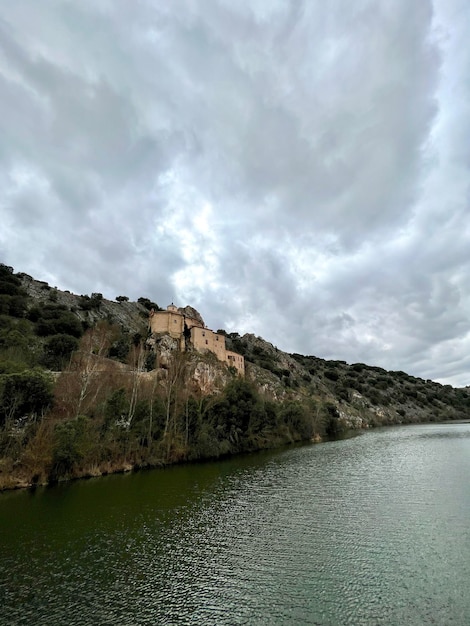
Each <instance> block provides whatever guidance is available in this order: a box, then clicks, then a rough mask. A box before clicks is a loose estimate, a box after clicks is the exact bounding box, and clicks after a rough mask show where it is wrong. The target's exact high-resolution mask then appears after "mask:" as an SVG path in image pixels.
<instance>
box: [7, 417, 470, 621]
mask: <svg viewBox="0 0 470 626" xmlns="http://www.w3.org/2000/svg"><path fill="white" fill-rule="evenodd" d="M469 470H470V424H444V425H443V424H435V425H434V424H433V425H426V426H422V425H420V426H405V427H398V428H390V429H381V430H377V431H371V432H367V433H365V434H364V435H363V436H361V437H355V438H353V439H348V440H343V441H336V442H329V443H325V444H322V445H315V446H313V445H312V446H304V447H299V448H293V449H288V450H284V451H280V452H279V451H278V452H269V453H262V454H258V455H252V456H247V457H241V458H237V459H231V460H228V461H224V462H221V463H207V464H203V465H195V466H189V465H188V466H183V467H176V468H171V469H168V470H155V471H152V472H146V473H141V474H133V475H126V476H112V477H108V478H103V479H97V480H91V481H82V482H77V483H73V484H68V485H61V486H59V487H54V488H50V489H38V490H37V491H36V492H34V493H24V492H23V493H18V492H17V493H9V494H2V495H1V496H0V532H1V535H0V559H1V560H0V623H1V624H44V625H45V624H48V625H49V624H54V625H55V624H77V625H78V624H80V625H84V624H126V625H127V624H128V625H134V624H135V625H138V624H139V625H144V624H325V625H327V624H328V625H331V624H333V625H336V624H338V625H342V624H371V625H372V624H373V625H375V624H387V625H390V624H397V625H398V624H400V625H402V624H440V625H441V624H458V625H459V626H460V625H463V624H466V623H468V622H467V621H466V620H467V619H468V616H469V615H470V596H469V594H468V593H467V591H466V583H467V581H468V580H469V575H470V565H469V564H470V531H469V527H468V520H469V515H470V493H469V490H468V487H467V484H468V483H467V476H468V475H469Z"/></svg>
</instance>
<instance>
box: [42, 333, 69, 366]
mask: <svg viewBox="0 0 470 626" xmlns="http://www.w3.org/2000/svg"><path fill="white" fill-rule="evenodd" d="M77 348H78V340H77V339H76V338H75V337H73V336H71V335H66V334H59V335H53V336H52V337H50V339H48V340H47V342H46V344H45V346H44V355H43V359H42V362H43V365H45V366H46V367H48V368H50V369H52V370H61V369H62V368H63V367H64V365H65V364H66V363H67V361H68V360H69V359H70V356H71V354H72V352H74V351H75V350H76V349H77Z"/></svg>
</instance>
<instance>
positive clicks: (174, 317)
mask: <svg viewBox="0 0 470 626" xmlns="http://www.w3.org/2000/svg"><path fill="white" fill-rule="evenodd" d="M185 325H186V327H187V328H188V329H189V330H190V338H191V345H192V346H193V347H194V348H195V349H196V350H198V351H199V352H207V351H208V352H213V353H214V354H215V355H216V357H217V358H218V359H219V361H223V362H224V363H227V365H230V366H232V367H235V368H236V369H237V372H238V373H239V374H241V375H243V376H244V375H245V359H244V358H243V357H242V356H241V355H240V354H237V353H236V352H231V351H229V350H226V348H225V337H224V335H220V334H218V333H215V332H214V331H212V330H210V329H209V328H204V327H203V325H202V324H201V322H200V321H199V320H196V319H193V318H191V317H185V316H184V315H182V314H181V313H180V312H179V311H178V309H177V308H176V306H175V305H174V304H170V305H169V306H168V307H167V310H166V311H154V310H153V309H152V311H150V315H149V328H150V330H151V332H152V333H164V334H168V335H170V337H173V339H178V340H179V342H180V350H182V351H184V350H185V338H184V329H185Z"/></svg>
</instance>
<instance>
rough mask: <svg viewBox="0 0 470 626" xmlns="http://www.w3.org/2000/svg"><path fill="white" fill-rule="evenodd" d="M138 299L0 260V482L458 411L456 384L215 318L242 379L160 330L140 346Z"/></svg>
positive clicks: (19, 482)
mask: <svg viewBox="0 0 470 626" xmlns="http://www.w3.org/2000/svg"><path fill="white" fill-rule="evenodd" d="M149 308H155V309H157V308H158V305H157V304H156V303H155V302H153V301H151V300H150V299H148V298H139V301H138V302H129V299H128V298H127V297H126V296H118V297H117V298H116V302H110V301H108V300H106V299H105V298H103V296H102V294H99V293H92V294H91V296H83V295H82V296H76V295H74V294H70V293H68V292H61V291H58V290H57V289H53V288H51V287H50V286H49V285H48V284H47V283H41V282H39V281H35V280H34V279H32V278H31V277H30V276H27V275H25V274H15V272H14V270H13V268H11V267H8V266H5V265H0V488H6V487H14V486H27V485H32V484H37V483H45V482H50V481H56V480H63V479H67V478H73V477H79V476H90V475H100V474H103V473H108V472H113V471H120V470H126V469H131V468H133V467H145V466H155V465H163V464H167V463H174V462H181V461H190V460H198V459H206V458H217V457H220V456H223V455H230V454H235V453H239V452H244V451H251V450H257V449H261V448H265V447H273V446H277V445H281V444H284V443H290V442H294V441H306V440H311V439H321V438H323V437H325V436H332V435H337V434H338V433H341V432H342V431H345V430H347V429H350V428H364V427H369V426H376V425H381V424H393V423H402V422H407V421H431V420H443V419H457V418H464V417H468V414H469V407H470V395H469V391H468V389H455V388H452V387H451V386H449V385H445V386H443V385H439V384H438V383H435V382H433V381H429V380H428V381H424V380H421V379H418V378H414V377H412V376H409V375H407V374H406V373H404V372H387V371H385V370H383V369H381V368H378V367H370V366H367V365H365V364H361V363H356V364H353V365H348V364H347V363H345V362H343V361H325V360H323V359H319V358H317V357H313V356H303V355H300V354H293V355H289V354H286V353H284V352H281V351H280V350H278V349H277V348H275V347H274V346H272V345H271V344H269V343H268V342H266V341H264V340H263V339H261V338H260V337H255V336H254V335H245V336H243V337H240V336H239V335H238V334H237V333H231V334H227V333H225V332H224V331H219V332H224V334H225V336H226V341H227V347H228V348H229V349H232V350H234V351H237V352H239V353H240V354H243V355H244V357H245V360H246V364H247V367H246V378H245V379H241V378H238V377H237V376H236V372H234V371H233V369H231V368H228V367H227V366H226V365H225V364H223V363H221V362H219V361H217V359H216V358H215V356H214V355H212V354H207V355H201V354H200V353H197V352H186V353H184V354H182V353H180V352H178V351H177V350H175V346H174V344H172V340H171V339H170V338H169V337H167V338H163V339H162V340H161V341H159V342H152V344H151V345H152V346H153V347H152V348H150V347H149V346H150V344H148V343H147V341H146V340H147V316H148V310H149ZM196 313H197V312H195V314H196Z"/></svg>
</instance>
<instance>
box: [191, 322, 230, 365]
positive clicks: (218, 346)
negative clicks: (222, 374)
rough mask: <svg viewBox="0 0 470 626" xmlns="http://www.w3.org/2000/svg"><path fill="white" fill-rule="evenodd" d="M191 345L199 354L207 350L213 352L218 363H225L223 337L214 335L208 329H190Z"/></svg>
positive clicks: (195, 327)
mask: <svg viewBox="0 0 470 626" xmlns="http://www.w3.org/2000/svg"><path fill="white" fill-rule="evenodd" d="M191 343H192V345H193V346H194V347H195V348H196V350H199V351H200V352H205V351H206V350H209V351H210V352H213V353H214V354H215V355H216V356H217V358H218V359H219V361H225V354H226V350H225V337H224V336H223V335H219V334H217V333H214V331H212V330H209V329H208V328H200V327H197V326H194V327H193V328H191Z"/></svg>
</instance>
